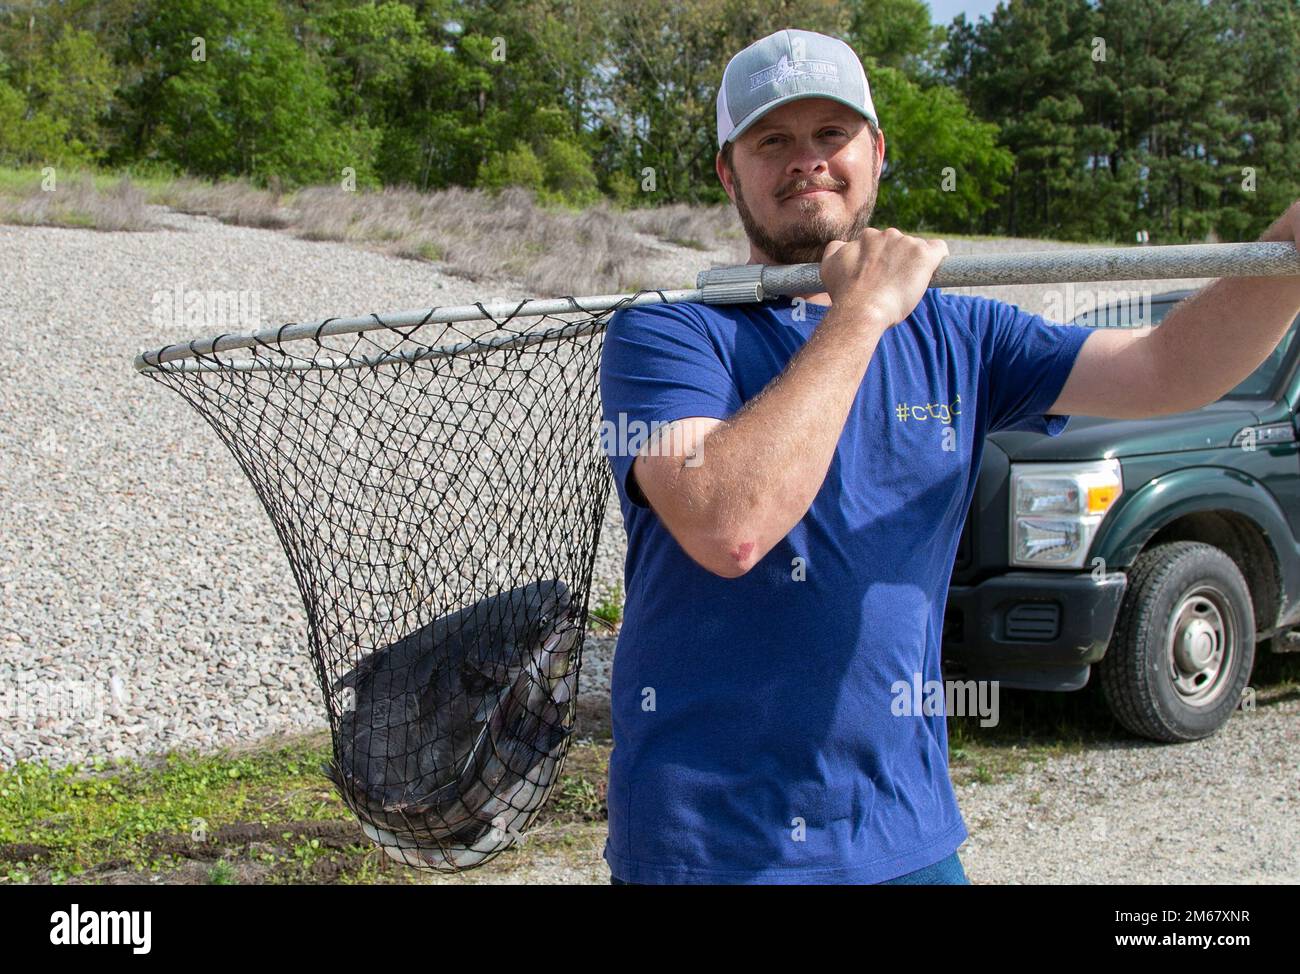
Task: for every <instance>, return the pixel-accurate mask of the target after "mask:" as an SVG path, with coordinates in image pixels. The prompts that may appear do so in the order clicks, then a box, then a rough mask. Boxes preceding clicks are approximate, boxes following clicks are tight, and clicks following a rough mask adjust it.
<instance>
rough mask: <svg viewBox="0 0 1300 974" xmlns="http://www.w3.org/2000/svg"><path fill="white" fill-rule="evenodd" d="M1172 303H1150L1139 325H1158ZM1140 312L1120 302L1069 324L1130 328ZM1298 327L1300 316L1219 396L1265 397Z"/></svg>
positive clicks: (1234, 397)
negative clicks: (1250, 369)
mask: <svg viewBox="0 0 1300 974" xmlns="http://www.w3.org/2000/svg"><path fill="white" fill-rule="evenodd" d="M1176 303H1177V302H1174V301H1153V302H1151V306H1150V313H1149V315H1148V316H1147V320H1146V321H1145V322H1142V324H1151V325H1158V324H1160V322H1162V321H1164V319H1165V316H1166V315H1167V314H1169V312H1170V311H1172V310H1173V309H1174V305H1175V304H1176ZM1140 311H1141V308H1137V309H1133V308H1132V306H1131V304H1127V303H1121V304H1119V305H1118V306H1116V307H1114V308H1104V309H1103V311H1102V313H1101V314H1095V313H1094V314H1091V315H1087V314H1085V315H1079V316H1078V317H1076V318H1074V319H1073V320H1072V323H1073V324H1084V325H1095V326H1098V327H1109V328H1128V327H1132V325H1133V322H1134V319H1135V318H1137V317H1140ZM1135 312H1137V313H1135ZM1298 327H1300V317H1297V318H1296V320H1295V321H1293V322H1291V327H1290V328H1288V329H1287V332H1286V334H1285V335H1283V336H1282V340H1281V341H1280V342H1278V343H1277V347H1276V348H1275V349H1273V351H1272V352H1271V353H1269V356H1268V358H1266V359H1264V361H1263V362H1261V363H1260V364H1259V367H1258V368H1257V369H1255V371H1254V372H1252V373H1250V375H1248V376H1246V378H1244V379H1242V380H1241V382H1239V383H1237V385H1236V386H1235V387H1234V388H1233V389H1232V391H1231V392H1229V393H1227V395H1225V396H1224V397H1223V398H1224V399H1260V398H1262V397H1264V396H1267V395H1268V393H1269V390H1270V389H1272V388H1273V381H1274V380H1275V379H1276V378H1277V375H1278V372H1279V371H1280V370H1281V368H1282V365H1283V363H1284V362H1285V361H1286V359H1287V353H1288V352H1289V351H1290V349H1291V343H1292V342H1293V341H1294V340H1295V335H1296V329H1297V328H1298Z"/></svg>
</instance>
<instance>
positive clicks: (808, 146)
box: [786, 138, 829, 175]
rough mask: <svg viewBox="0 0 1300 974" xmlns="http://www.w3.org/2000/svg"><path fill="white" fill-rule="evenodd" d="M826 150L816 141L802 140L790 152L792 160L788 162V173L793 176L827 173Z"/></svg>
mask: <svg viewBox="0 0 1300 974" xmlns="http://www.w3.org/2000/svg"><path fill="white" fill-rule="evenodd" d="M828 165H829V164H828V161H827V153H826V150H825V149H823V148H822V147H821V146H819V145H818V144H817V142H816V141H815V140H814V139H811V138H810V139H800V140H799V141H798V142H796V143H795V145H794V148H793V149H791V150H790V158H789V159H788V160H787V161H786V171H787V172H789V173H790V174H791V175H794V174H796V173H797V174H799V175H808V174H809V173H814V172H825V171H826V169H827V168H828Z"/></svg>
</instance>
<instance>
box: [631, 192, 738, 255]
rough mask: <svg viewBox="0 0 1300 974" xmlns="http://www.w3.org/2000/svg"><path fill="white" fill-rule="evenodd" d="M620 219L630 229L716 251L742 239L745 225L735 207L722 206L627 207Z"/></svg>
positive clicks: (678, 204)
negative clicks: (639, 208)
mask: <svg viewBox="0 0 1300 974" xmlns="http://www.w3.org/2000/svg"><path fill="white" fill-rule="evenodd" d="M623 219H624V221H625V222H626V223H627V225H628V226H630V227H631V228H632V229H634V230H639V231H640V232H641V233H648V234H652V235H653V236H656V237H659V238H661V239H663V240H667V241H668V242H669V243H675V244H677V245H679V246H681V247H692V248H694V249H696V250H720V249H722V248H724V247H726V246H727V245H728V244H729V243H731V242H732V241H735V240H740V239H743V238H744V236H745V228H744V227H743V226H742V225H741V223H740V217H739V216H738V215H737V214H736V208H735V207H734V206H732V205H731V204H730V203H728V204H726V205H725V206H691V205H689V204H687V203H673V204H670V205H668V206H657V207H653V208H649V209H641V210H628V211H627V212H625V213H624V214H623Z"/></svg>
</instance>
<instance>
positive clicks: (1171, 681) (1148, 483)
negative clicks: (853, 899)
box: [943, 291, 1300, 741]
mask: <svg viewBox="0 0 1300 974" xmlns="http://www.w3.org/2000/svg"><path fill="white" fill-rule="evenodd" d="M1191 293H1193V292H1191V291H1170V292H1166V293H1161V294H1157V295H1154V296H1152V297H1151V300H1150V310H1149V314H1145V315H1144V317H1145V318H1146V321H1148V322H1151V323H1158V322H1159V321H1160V320H1161V319H1163V318H1164V316H1165V315H1166V314H1168V313H1169V311H1170V310H1171V309H1172V308H1173V307H1174V305H1175V304H1177V303H1178V301H1179V300H1181V299H1182V298H1184V297H1186V296H1187V295H1189V294H1191ZM1124 318H1125V314H1124V313H1120V314H1118V315H1116V316H1115V320H1112V321H1108V322H1106V323H1105V324H1106V325H1113V326H1121V327H1122V326H1126V325H1129V324H1131V321H1129V320H1124ZM1075 320H1076V321H1077V322H1079V323H1091V322H1086V321H1080V319H1075ZM1298 325H1300V318H1297V319H1296V321H1295V322H1292V324H1291V328H1290V330H1289V331H1288V332H1287V334H1286V336H1285V337H1284V338H1283V340H1282V341H1281V342H1280V343H1279V344H1278V347H1277V349H1276V350H1275V351H1274V352H1273V354H1271V355H1270V356H1269V358H1268V359H1267V361H1265V362H1264V363H1263V364H1261V365H1260V366H1259V368H1258V369H1256V370H1255V371H1254V372H1253V373H1252V374H1251V375H1250V376H1249V377H1247V378H1246V379H1245V381H1243V382H1242V383H1241V384H1240V385H1238V386H1237V387H1236V388H1235V389H1233V390H1232V392H1230V393H1228V394H1227V395H1226V396H1224V397H1223V398H1222V399H1220V400H1218V401H1217V402H1214V403H1211V404H1210V405H1208V406H1204V407H1202V408H1200V409H1194V410H1191V411H1189V412H1184V413H1176V414H1171V415H1167V416H1157V417H1153V418H1149V419H1141V420H1116V419H1103V418H1099V417H1094V416H1074V417H1072V418H1071V420H1070V422H1069V425H1068V426H1067V427H1066V429H1065V431H1064V432H1062V433H1061V434H1060V435H1059V436H1055V437H1050V436H1046V435H1044V434H1039V433H1025V432H1000V433H994V434H992V435H990V436H989V437H988V439H987V441H986V443H985V447H984V456H983V460H982V463H981V466H980V472H979V481H978V484H977V486H976V490H975V496H974V498H973V499H972V502H971V507H970V511H969V512H968V514H967V517H966V524H965V527H964V528H963V531H962V535H961V541H960V544H959V546H958V549H957V558H956V561H955V563H954V565H953V572H952V579H951V583H950V586H949V589H948V602H947V608H946V611H945V615H944V631H943V659H944V673H945V677H952V676H956V677H958V678H963V679H979V680H997V681H999V683H1000V684H1001V685H1003V686H1007V687H1019V688H1026V689H1038V690H1077V689H1079V688H1081V687H1083V686H1084V685H1085V684H1087V682H1088V678H1089V675H1090V674H1091V672H1092V670H1093V668H1094V667H1095V668H1096V675H1097V679H1098V680H1099V682H1100V686H1101V692H1102V695H1103V697H1104V698H1105V700H1106V702H1107V705H1108V706H1109V708H1110V710H1111V712H1112V713H1113V714H1114V715H1115V718H1116V719H1117V720H1118V721H1119V722H1120V723H1121V724H1122V725H1123V726H1124V727H1125V728H1127V729H1128V730H1129V731H1131V732H1133V733H1134V734H1137V735H1140V736H1142V737H1147V738H1151V739H1153V740H1159V741H1190V740H1196V739H1198V738H1202V737H1206V736H1208V735H1210V734H1213V733H1214V732H1215V731H1216V730H1218V728H1219V727H1221V726H1222V725H1223V724H1224V722H1225V721H1227V719H1228V718H1229V717H1230V716H1231V715H1232V712H1233V711H1234V710H1235V709H1236V708H1237V707H1238V706H1239V704H1240V703H1241V700H1242V695H1243V692H1244V690H1245V688H1246V687H1247V685H1248V681H1249V679H1250V674H1251V669H1252V667H1253V666H1254V662H1255V651H1256V650H1255V647H1256V643H1257V642H1262V643H1264V644H1265V646H1267V647H1268V648H1270V649H1274V650H1287V649H1290V648H1291V645H1290V642H1289V640H1288V635H1289V633H1290V630H1291V629H1292V627H1295V626H1300V541H1298V540H1297V538H1300V443H1298V442H1297V431H1298V430H1300V416H1298V415H1297V409H1298V408H1300V342H1296V341H1295V334H1296V329H1297V326H1298ZM1225 327H1227V325H1225Z"/></svg>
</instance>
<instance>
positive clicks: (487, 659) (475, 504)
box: [136, 292, 663, 871]
mask: <svg viewBox="0 0 1300 974" xmlns="http://www.w3.org/2000/svg"><path fill="white" fill-rule="evenodd" d="M643 294H644V295H645V296H646V298H647V299H648V300H662V299H663V292H654V293H653V294H652V293H650V292H638V294H637V295H635V296H627V295H623V296H614V297H613V298H607V299H591V300H592V302H594V304H595V308H594V309H593V307H592V305H591V304H590V303H589V304H587V305H586V306H584V305H582V304H580V303H579V301H580V300H582V299H574V298H565V299H555V300H554V301H534V302H521V303H519V304H517V305H514V306H513V310H509V309H503V308H501V307H500V306H495V307H487V306H484V305H483V304H482V303H478V304H475V305H472V306H464V307H461V308H452V309H432V310H430V311H427V312H405V313H399V314H395V315H392V316H387V317H381V316H378V315H372V316H369V317H368V318H364V319H327V320H325V321H322V322H313V323H309V324H293V323H291V324H288V325H284V326H281V327H280V328H278V329H273V330H268V331H263V332H259V333H257V334H256V335H244V336H231V335H226V336H218V337H217V338H213V339H206V340H203V341H193V342H190V343H188V344H185V345H173V346H167V347H165V348H162V349H158V350H157V351H153V352H145V353H142V354H141V355H139V356H137V359H136V367H137V369H139V370H140V371H142V372H143V373H144V374H146V375H148V376H149V377H150V378H153V379H155V380H156V381H158V382H160V383H162V384H163V385H165V386H168V387H170V388H171V389H173V390H175V391H176V392H177V393H178V394H180V395H181V396H182V397H183V398H184V399H185V400H186V401H187V402H189V404H190V405H191V406H192V407H193V408H194V409H195V410H196V411H197V412H198V413H199V414H200V415H201V416H202V417H203V418H204V420H206V421H207V423H208V424H209V425H210V426H211V427H212V429H213V430H214V431H215V432H216V434H217V435H218V436H219V437H220V439H221V440H222V442H224V443H225V445H226V446H227V447H228V448H229V450H230V452H231V453H232V454H233V456H234V457H235V459H236V461H237V462H238V463H239V465H240V467H241V468H242V469H243V471H244V473H245V474H246V475H247V477H248V480H249V482H250V483H251V484H252V486H253V488H254V490H255V491H256V493H257V496H258V498H259V499H260V501H261V503H262V505H263V507H264V508H265V510H266V513H267V515H268V516H269V517H270V520H271V522H272V524H273V525H274V527H275V530H276V532H277V535H278V537H279V539H280V542H281V544H282V546H283V548H284V551H285V554H286V555H287V557H288V561H289V567H290V570H291V572H292V574H293V577H294V579H295V581H296V583H297V586H298V589H299V592H300V594H301V596H302V600H303V605H304V608H305V612H306V618H307V639H308V650H309V652H310V656H311V659H312V662H313V666H314V669H315V672H316V675H317V677H318V680H319V683H320V687H321V691H322V694H323V699H324V702H325V709H326V714H327V717H328V721H329V726H330V732H331V741H332V751H333V754H332V760H331V761H330V762H329V765H328V766H327V767H326V768H325V769H324V771H325V773H326V774H327V775H328V776H329V778H330V779H331V780H332V781H333V782H334V784H335V786H336V787H337V789H338V791H339V794H340V795H341V796H342V798H343V800H344V802H345V803H346V804H347V805H348V807H349V808H350V809H351V810H352V811H353V812H354V813H355V814H356V816H357V818H358V819H359V821H360V824H361V828H362V830H363V831H364V832H365V834H366V835H367V836H369V837H370V838H371V839H372V840H374V841H375V842H376V843H378V844H379V845H380V846H381V847H382V848H383V850H384V852H386V853H387V854H388V855H389V856H391V857H392V858H394V859H396V860H398V861H400V862H403V863H406V864H408V865H411V866H415V867H419V868H428V869H434V870H439V871H458V870H461V869H466V868H471V867H474V866H478V865H481V864H482V863H484V862H487V861H488V860H490V859H491V858H493V857H494V856H496V855H498V854H499V853H500V852H502V851H503V850H505V849H507V848H509V847H510V846H511V845H513V844H515V843H516V842H517V841H518V840H519V839H520V837H521V835H522V834H523V833H524V832H525V831H526V830H527V829H528V828H529V827H530V824H531V823H532V821H533V820H534V819H535V817H536V815H537V813H538V811H539V810H540V809H541V808H542V806H543V805H544V803H545V802H546V799H547V797H548V796H549V794H550V793H551V791H552V789H553V788H554V787H555V785H556V782H557V781H558V779H559V776H560V773H561V770H562V768H563V764H564V759H565V756H566V754H567V751H568V748H569V746H570V742H571V741H572V737H573V735H572V731H573V727H574V719H575V715H576V702H577V684H578V674H579V671H580V666H581V657H582V647H583V637H584V633H585V627H586V624H587V622H588V599H589V594H590V587H591V575H592V570H593V566H594V561H595V554H596V547H597V544H598V542H599V534H600V527H601V524H602V522H603V516H604V510H605V505H606V501H607V498H608V492H609V471H608V464H607V460H606V458H605V454H604V452H603V450H602V448H601V445H600V437H599V436H598V427H599V420H600V404H599V388H598V386H599V383H598V371H599V361H600V352H601V346H602V344H603V331H604V327H605V325H606V324H607V321H608V318H609V317H610V316H611V314H612V313H613V312H614V311H615V310H617V309H618V308H619V307H623V306H626V305H627V304H630V303H641V302H640V299H641V297H642V295H643ZM655 295H658V297H655ZM593 620H594V617H593Z"/></svg>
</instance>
